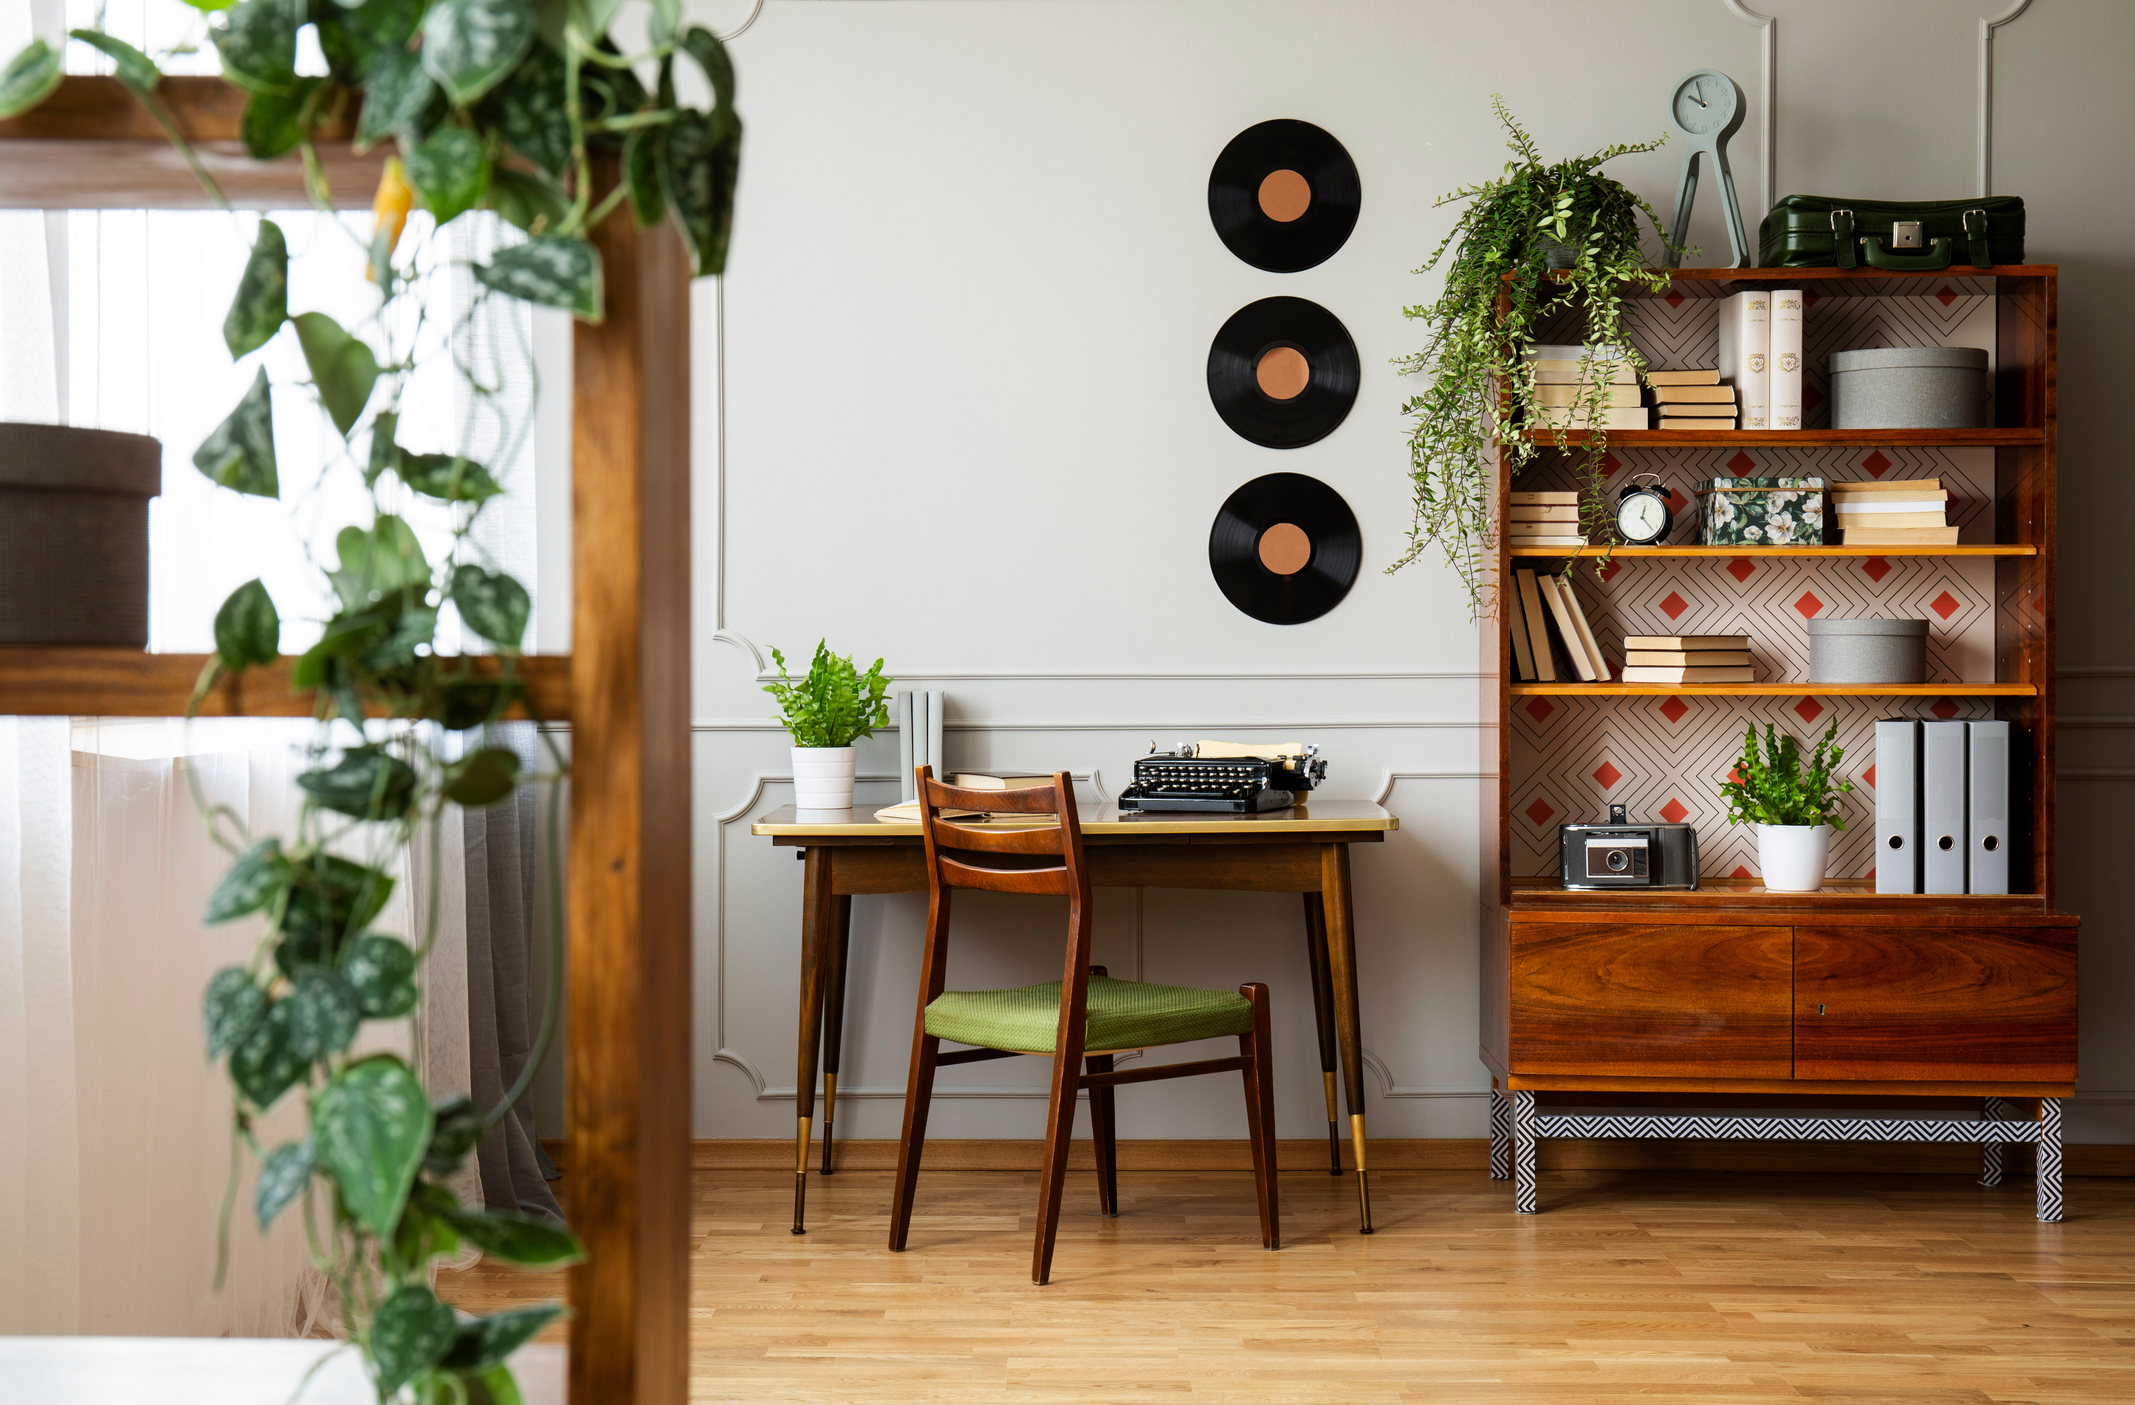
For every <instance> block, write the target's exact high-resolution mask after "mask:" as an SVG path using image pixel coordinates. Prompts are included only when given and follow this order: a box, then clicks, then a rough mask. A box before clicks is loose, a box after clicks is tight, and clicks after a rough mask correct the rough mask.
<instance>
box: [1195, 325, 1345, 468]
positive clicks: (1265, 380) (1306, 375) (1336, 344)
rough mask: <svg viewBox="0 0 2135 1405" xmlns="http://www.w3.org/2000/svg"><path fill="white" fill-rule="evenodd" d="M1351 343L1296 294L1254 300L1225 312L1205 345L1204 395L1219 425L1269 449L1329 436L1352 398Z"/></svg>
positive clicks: (1342, 330) (1339, 328)
mask: <svg viewBox="0 0 2135 1405" xmlns="http://www.w3.org/2000/svg"><path fill="white" fill-rule="evenodd" d="M1358 374H1359V366H1358V362H1357V344H1356V343H1355V342H1353V341H1351V340H1350V339H1349V329H1348V328H1346V327H1344V326H1343V325H1342V323H1341V319H1340V318H1338V317H1336V316H1335V315H1334V314H1333V313H1331V312H1329V311H1328V310H1327V309H1326V308H1324V307H1321V306H1320V305H1319V304H1318V303H1316V302H1307V301H1306V300H1305V299H1303V298H1262V299H1261V300H1260V301H1259V302H1254V303H1247V304H1246V305H1245V306H1244V307H1241V308H1239V309H1238V310H1237V311H1236V312H1234V313H1232V314H1231V317H1230V320H1229V321H1227V322H1225V323H1224V324H1223V327H1222V329H1221V330H1220V331H1218V332H1217V333H1216V340H1215V341H1214V342H1213V343H1212V344H1211V345H1210V346H1209V348H1208V398H1209V399H1210V401H1212V402H1213V403H1214V404H1215V407H1216V413H1217V414H1219V415H1221V416H1222V417H1223V422H1224V423H1225V424H1227V425H1229V426H1230V427H1231V428H1232V429H1233V430H1235V431H1237V433H1238V434H1239V436H1240V437H1241V438H1245V439H1250V440H1251V441H1253V442H1254V443H1255V444H1259V445H1261V446H1262V447H1264V448H1269V449H1300V448H1303V447H1304V446H1305V445H1307V444H1314V443H1317V442H1319V441H1320V440H1322V439H1325V438H1326V437H1327V436H1328V435H1330V434H1332V433H1334V431H1335V429H1336V427H1337V426H1339V425H1340V424H1341V423H1342V421H1343V420H1344V419H1345V418H1347V417H1348V415H1349V407H1350V406H1351V405H1354V404H1355V403H1356V400H1357V379H1358Z"/></svg>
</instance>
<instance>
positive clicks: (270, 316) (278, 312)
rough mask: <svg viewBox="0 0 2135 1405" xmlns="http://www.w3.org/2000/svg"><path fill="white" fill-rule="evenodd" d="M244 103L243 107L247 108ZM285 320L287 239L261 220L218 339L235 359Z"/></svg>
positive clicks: (261, 342)
mask: <svg viewBox="0 0 2135 1405" xmlns="http://www.w3.org/2000/svg"><path fill="white" fill-rule="evenodd" d="M250 106H251V105H250V104H249V103H247V104H246V107H247V110H249V109H250ZM288 320H289V241H288V240H287V239H285V238H284V237H283V236H282V227H281V226H280V225H278V224H276V223H275V222H274V221H273V220H265V219H263V220H261V221H260V222H259V233H258V234H257V235H256V236H255V237H254V238H253V241H252V255H251V257H249V258H247V259H246V260H245V271H244V276H242V277H241V278H239V279H238V280H237V296H236V297H235V298H233V299H231V301H230V311H229V315H228V316H226V317H224V318H223V319H222V340H223V344H224V345H225V346H228V347H229V348H230V359H231V360H233V361H235V360H236V359H238V358H239V357H241V356H245V355H248V354H250V353H251V352H254V351H257V350H259V349H260V348H261V347H263V346H265V345H266V344H267V342H268V340H269V339H270V338H271V337H273V336H274V334H275V333H276V332H278V331H280V330H281V327H282V323H284V322H286V321H288Z"/></svg>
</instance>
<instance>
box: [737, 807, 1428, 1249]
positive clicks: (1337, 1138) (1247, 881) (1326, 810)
mask: <svg viewBox="0 0 2135 1405" xmlns="http://www.w3.org/2000/svg"><path fill="white" fill-rule="evenodd" d="M1081 819H1082V833H1083V839H1084V843H1085V845H1086V846H1087V848H1088V851H1089V861H1090V885H1091V886H1092V887H1097V888H1221V889H1230V890H1233V891H1241V892H1249V893H1299V894H1302V895H1303V897H1304V910H1305V948H1306V951H1307V953H1308V955H1309V957H1310V961H1311V967H1312V1014H1313V1018H1314V1020H1315V1022H1316V1023H1317V1025H1318V1027H1319V1041H1320V1074H1321V1083H1322V1086H1323V1088H1324V1090H1325V1092H1326V1097H1327V1156H1328V1163H1329V1166H1328V1174H1330V1175H1335V1176H1339V1175H1341V1174H1342V1144H1341V1133H1340V1130H1339V1128H1340V1124H1339V1120H1338V1119H1337V1117H1336V1114H1335V1093H1334V1080H1335V1067H1336V1063H1337V1058H1338V1057H1339V1062H1340V1066H1341V1073H1342V1081H1343V1085H1344V1087H1345V1089H1346V1090H1347V1093H1348V1107H1349V1137H1350V1142H1351V1145H1352V1146H1353V1147H1354V1149H1355V1157H1356V1163H1357V1214H1358V1230H1359V1232H1360V1233H1363V1234H1369V1233H1371V1188H1370V1181H1369V1178H1368V1173H1367V1171H1366V1168H1365V1159H1364V1064H1363V1048H1364V1046H1363V1039H1362V1036H1361V1034H1360V1032H1359V1030H1358V1026H1357V965H1356V933H1355V928H1354V924H1353V918H1352V913H1353V910H1354V909H1353V906H1352V904H1351V902H1350V892H1349V846H1350V845H1352V844H1376V843H1379V842H1380V841H1382V840H1384V839H1385V837H1386V835H1387V833H1388V832H1389V831H1391V830H1395V829H1398V828H1400V825H1401V821H1400V820H1398V819H1396V818H1395V817H1394V816H1393V815H1392V814H1390V813H1388V812H1387V811H1386V810H1384V809H1381V808H1380V807H1379V806H1377V805H1373V804H1370V803H1369V802H1366V801H1361V800H1315V801H1313V802H1312V803H1311V804H1310V805H1309V806H1307V805H1298V806H1294V807H1292V808H1290V809H1288V810H1275V811H1271V812H1269V813H1267V814H1264V815H1211V814H1192V813H1173V812H1156V813H1150V812H1143V811H1128V812H1124V813H1123V812H1122V811H1121V810H1120V809H1119V807H1118V806H1116V805H1109V804H1107V805H1084V806H1082V807H1081ZM997 823H1002V824H1003V825H1004V826H1005V825H1010V824H1013V823H1015V821H1012V820H1007V821H998V822H997ZM749 832H750V833H751V834H761V835H765V836H768V837H769V838H770V840H771V842H772V843H773V844H778V845H783V846H787V847H792V848H798V849H800V850H801V851H802V856H803V857H804V859H805V860H806V863H807V872H806V874H805V875H804V877H803V879H802V884H801V1036H800V1058H799V1069H798V1072H797V1074H796V1076H795V1079H794V1090H795V1105H794V1118H795V1123H794V1127H795V1130H794V1187H793V1232H794V1233H795V1234H802V1233H805V1232H806V1228H807V1227H806V1224H805V1223H804V1218H803V1217H804V1212H805V1211H806V1208H807V1196H808V1139H809V1135H810V1127H811V1125H812V1122H813V1120H814V1116H815V1081H816V1066H817V1060H818V1057H819V1055H820V1058H821V1062H822V1070H823V1163H822V1174H824V1175H826V1176H827V1175H829V1174H831V1170H832V1166H831V1142H832V1139H833V1131H832V1124H833V1122H834V1120H835V1115H836V1112H837V1098H838V1057H839V1046H840V1043H841V1042H842V1036H843V1033H844V1023H845V972H846V969H847V962H846V952H847V947H848V944H849V942H850V939H851V933H852V907H853V898H854V897H855V896H856V895H859V894H863V893H913V892H925V891H926V888H927V870H926V863H925V860H924V858H923V856H922V854H921V851H920V835H919V826H918V825H917V824H883V823H881V822H879V821H877V820H876V819H875V817H874V810H873V809H872V808H870V809H864V810H810V811H808V812H807V815H806V818H805V819H803V818H802V817H801V814H800V812H798V811H796V810H794V809H793V808H792V807H791V806H787V807H785V808H783V809H778V810H773V811H771V812H770V813H769V814H767V815H765V816H764V817H763V818H762V819H760V820H758V821H757V822H756V823H755V824H753V825H751V826H750V828H749ZM826 1006H827V1007H828V1018H827V1019H826V1018H825V1009H826Z"/></svg>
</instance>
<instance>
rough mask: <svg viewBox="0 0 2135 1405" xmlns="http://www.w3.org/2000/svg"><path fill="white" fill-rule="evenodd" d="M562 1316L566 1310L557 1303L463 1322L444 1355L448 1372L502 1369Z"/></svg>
mask: <svg viewBox="0 0 2135 1405" xmlns="http://www.w3.org/2000/svg"><path fill="white" fill-rule="evenodd" d="M562 1315H563V1309H562V1308H561V1307H560V1306H558V1305H557V1304H555V1303H538V1304H535V1305H534V1306H531V1307H514V1308H507V1309H506V1310H505V1311H503V1312H495V1313H491V1314H490V1315H489V1316H487V1317H477V1318H475V1319H474V1320H473V1321H472V1322H462V1323H460V1324H459V1334H458V1336H457V1337H455V1338H454V1340H453V1343H452V1349H451V1350H450V1351H448V1352H446V1353H445V1360H444V1366H445V1368H446V1369H447V1370H451V1371H468V1372H475V1371H486V1370H488V1369H489V1368H490V1367H492V1366H501V1365H503V1364H504V1362H505V1361H506V1360H507V1359H508V1358H509V1357H510V1356H511V1354H512V1353H513V1352H515V1351H517V1350H518V1349H519V1348H520V1347H522V1346H525V1345H526V1344H527V1343H528V1342H530V1341H532V1340H533V1339H534V1336H535V1334H536V1333H538V1332H540V1330H541V1329H542V1328H543V1327H546V1326H548V1325H549V1324H550V1323H551V1322H554V1321H555V1320H556V1319H557V1318H558V1317H561V1316H562Z"/></svg>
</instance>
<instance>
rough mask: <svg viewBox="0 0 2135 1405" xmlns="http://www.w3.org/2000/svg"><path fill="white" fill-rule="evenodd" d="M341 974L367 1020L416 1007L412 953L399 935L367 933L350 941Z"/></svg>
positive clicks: (394, 1015) (393, 1015)
mask: <svg viewBox="0 0 2135 1405" xmlns="http://www.w3.org/2000/svg"><path fill="white" fill-rule="evenodd" d="M341 974H342V976H344V977H345V978H346V979H347V981H348V983H349V988H350V989H352V990H354V991H355V992H356V1008H357V1009H359V1010H361V1011H362V1012H363V1015H364V1017H365V1018H366V1019H373V1020H397V1019H399V1018H400V1017H401V1016H402V1015H405V1014H407V1013H409V1012H410V1011H412V1010H413V1009H414V1008H415V1001H416V996H417V991H416V989H415V953H414V952H413V951H411V950H410V949H409V947H408V944H407V943H406V942H404V941H402V940H401V939H400V938H398V937H387V936H381V935H379V934H377V933H367V934H365V935H364V936H360V937H358V938H356V940H354V941H353V942H350V943H349V947H348V955H347V956H346V957H344V958H343V959H342V963H341Z"/></svg>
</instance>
